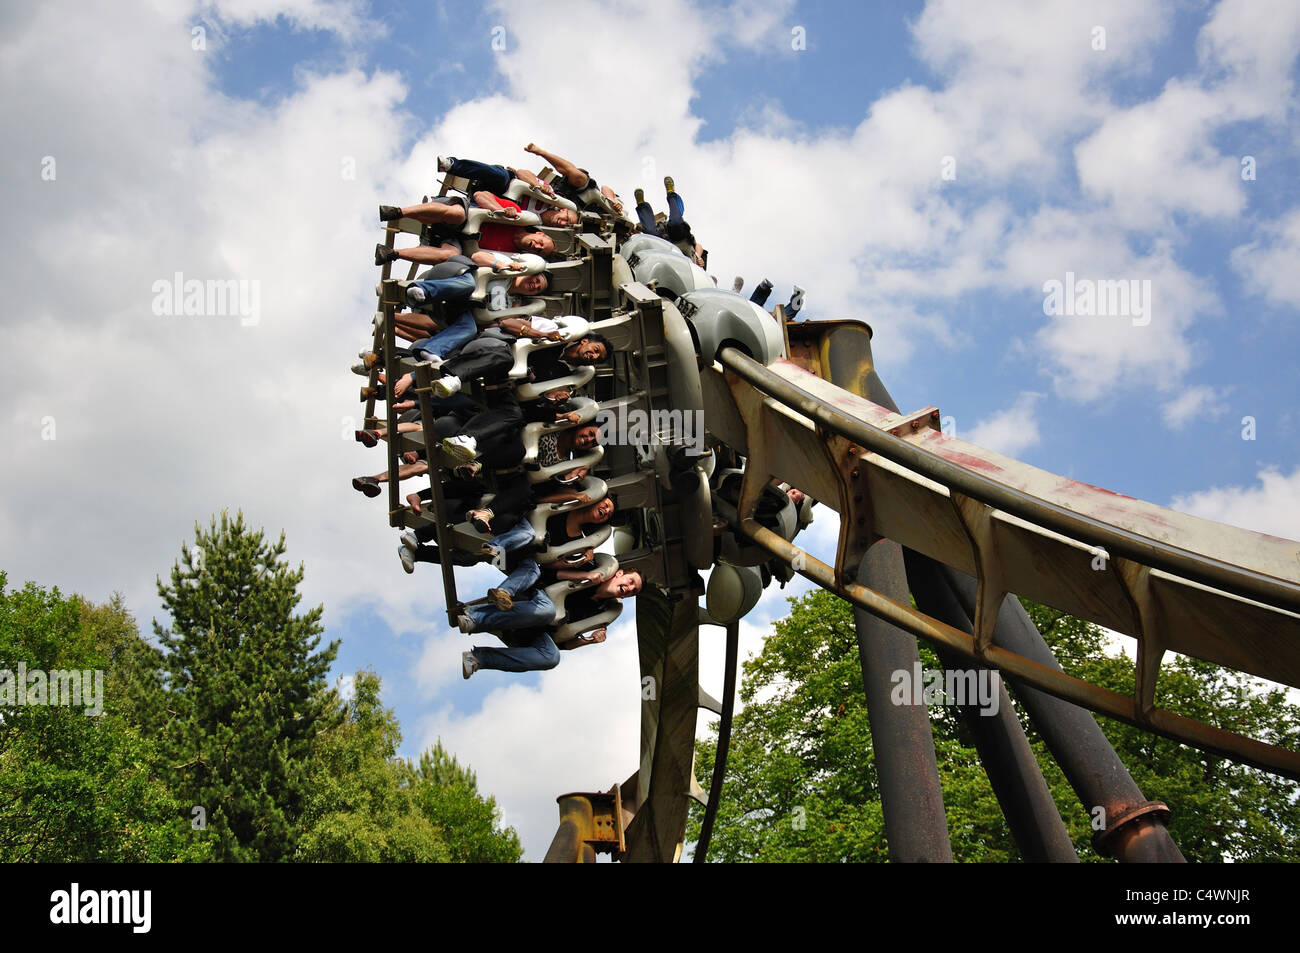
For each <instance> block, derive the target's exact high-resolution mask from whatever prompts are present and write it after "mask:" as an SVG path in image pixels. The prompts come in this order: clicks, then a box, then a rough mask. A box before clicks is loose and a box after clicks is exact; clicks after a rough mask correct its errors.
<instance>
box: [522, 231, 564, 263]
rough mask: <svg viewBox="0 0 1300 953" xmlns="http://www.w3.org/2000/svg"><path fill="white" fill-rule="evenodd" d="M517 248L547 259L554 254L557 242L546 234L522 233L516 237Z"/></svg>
mask: <svg viewBox="0 0 1300 953" xmlns="http://www.w3.org/2000/svg"><path fill="white" fill-rule="evenodd" d="M515 247H516V248H518V249H519V250H520V251H528V252H532V253H533V254H534V255H541V256H542V257H543V258H545V257H548V256H549V255H551V254H552V253H554V251H555V242H553V241H551V236H550V235H547V234H546V233H545V232H520V233H519V234H518V235H516V236H515Z"/></svg>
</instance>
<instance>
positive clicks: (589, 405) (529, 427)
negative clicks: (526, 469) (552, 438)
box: [523, 397, 600, 472]
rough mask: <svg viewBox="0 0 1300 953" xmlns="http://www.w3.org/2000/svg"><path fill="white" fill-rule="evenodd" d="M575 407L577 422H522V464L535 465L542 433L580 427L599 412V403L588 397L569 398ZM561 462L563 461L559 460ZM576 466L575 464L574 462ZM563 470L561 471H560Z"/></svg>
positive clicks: (590, 420) (570, 467) (594, 417)
mask: <svg viewBox="0 0 1300 953" xmlns="http://www.w3.org/2000/svg"><path fill="white" fill-rule="evenodd" d="M571 402H572V403H573V404H574V406H575V409H576V410H577V411H578V422H577V423H576V424H571V423H569V422H568V421H567V420H566V421H562V422H558V423H553V424H547V423H541V422H540V421H539V422H537V423H531V424H524V432H523V441H524V466H530V465H535V464H536V463H537V448H538V443H539V442H540V441H541V438H542V435H543V434H548V433H558V432H559V431H561V430H571V429H573V428H575V427H581V426H584V425H585V424H589V423H591V422H592V421H593V420H595V419H596V414H598V413H599V412H600V405H599V404H597V403H596V402H595V401H594V400H592V399H591V398H590V397H574V398H571ZM560 462H561V463H563V462H564V461H560ZM574 466H576V464H574ZM565 469H566V470H572V469H573V466H569V467H565ZM561 472H563V471H561Z"/></svg>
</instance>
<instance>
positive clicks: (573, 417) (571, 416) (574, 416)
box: [555, 410, 582, 424]
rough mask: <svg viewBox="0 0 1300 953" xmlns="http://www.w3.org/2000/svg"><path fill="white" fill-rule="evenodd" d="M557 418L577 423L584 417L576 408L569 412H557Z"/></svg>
mask: <svg viewBox="0 0 1300 953" xmlns="http://www.w3.org/2000/svg"><path fill="white" fill-rule="evenodd" d="M555 419H556V420H567V421H568V422H569V423H571V424H576V423H577V422H578V421H579V420H581V419H582V415H581V414H579V413H578V412H577V411H576V410H571V411H569V412H568V413H567V414H556V415H555Z"/></svg>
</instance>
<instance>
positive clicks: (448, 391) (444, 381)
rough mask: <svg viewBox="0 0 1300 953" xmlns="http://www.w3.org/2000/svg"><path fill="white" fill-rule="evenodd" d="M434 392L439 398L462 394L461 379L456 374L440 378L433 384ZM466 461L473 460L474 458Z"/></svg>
mask: <svg viewBox="0 0 1300 953" xmlns="http://www.w3.org/2000/svg"><path fill="white" fill-rule="evenodd" d="M433 392H434V393H435V394H437V395H438V396H439V397H450V396H451V395H452V394H459V393H460V378H459V377H457V376H455V375H454V374H448V375H447V376H446V377H439V378H438V379H437V380H436V381H434V382H433ZM464 459H467V460H473V459H474V458H473V457H466V458H464Z"/></svg>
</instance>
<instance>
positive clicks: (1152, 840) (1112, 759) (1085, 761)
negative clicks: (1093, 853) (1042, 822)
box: [938, 566, 1183, 863]
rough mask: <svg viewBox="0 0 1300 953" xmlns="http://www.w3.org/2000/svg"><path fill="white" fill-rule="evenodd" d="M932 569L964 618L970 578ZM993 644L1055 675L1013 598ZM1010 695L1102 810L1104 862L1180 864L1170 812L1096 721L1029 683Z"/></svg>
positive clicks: (1083, 794)
mask: <svg viewBox="0 0 1300 953" xmlns="http://www.w3.org/2000/svg"><path fill="white" fill-rule="evenodd" d="M938 568H939V571H940V573H941V574H942V575H943V577H944V578H945V579H946V580H947V582H948V585H949V586H950V587H951V589H952V591H953V592H954V594H955V595H956V597H957V599H958V600H959V601H960V602H961V604H962V607H963V609H964V610H965V611H967V612H970V611H971V610H972V608H973V606H974V602H975V590H976V588H977V586H976V583H975V580H974V579H972V578H971V577H970V576H967V575H966V574H965V573H961V572H958V571H957V570H955V569H952V568H950V567H948V566H939V567H938ZM993 638H994V642H995V643H996V644H997V645H998V646H1000V647H1002V648H1005V649H1010V650H1011V651H1014V652H1016V653H1017V654H1018V655H1020V656H1022V657H1024V658H1028V659H1031V660H1033V661H1035V662H1037V663H1039V664H1041V665H1044V666H1046V667H1048V668H1051V669H1054V670H1056V671H1057V672H1060V671H1061V666H1060V664H1059V663H1058V662H1057V661H1056V657H1055V656H1054V655H1053V654H1052V650H1051V649H1050V648H1049V647H1048V645H1047V643H1046V642H1044V641H1043V637H1042V635H1041V634H1040V633H1039V631H1038V628H1037V626H1035V625H1034V622H1033V620H1032V619H1030V618H1029V613H1027V612H1026V611H1025V608H1024V606H1022V605H1021V604H1020V600H1019V599H1016V598H1015V597H1014V596H1013V597H1011V598H1008V599H1007V600H1006V601H1005V602H1003V604H1002V608H1001V610H1000V611H999V612H998V616H997V622H996V624H995V626H994V629H993ZM1016 695H1017V697H1018V698H1019V699H1020V700H1021V702H1022V703H1023V704H1024V706H1025V709H1026V710H1027V711H1028V712H1029V717H1030V718H1031V719H1032V720H1033V723H1034V727H1035V728H1037V729H1038V733H1039V734H1040V735H1042V736H1043V741H1044V742H1046V743H1047V747H1048V748H1049V749H1050V750H1051V752H1052V757H1054V758H1055V759H1056V763H1057V764H1059V765H1060V766H1061V770H1062V771H1063V772H1065V776H1066V778H1067V779H1068V780H1069V782H1070V786H1071V787H1073V788H1074V790H1075V793H1076V794H1078V795H1079V800H1080V801H1081V802H1082V803H1083V806H1084V808H1085V809H1086V810H1087V811H1088V812H1089V813H1090V814H1092V813H1093V812H1094V811H1096V810H1097V809H1100V811H1101V813H1100V815H1096V816H1098V817H1099V819H1100V820H1102V822H1103V827H1102V830H1101V831H1100V832H1099V833H1100V834H1101V836H1100V837H1097V838H1094V844H1095V846H1096V847H1097V850H1098V852H1099V853H1101V854H1103V856H1104V855H1107V854H1113V855H1114V856H1115V857H1117V858H1118V859H1120V860H1123V861H1129V862H1146V863H1180V862H1182V860H1183V855H1182V853H1181V852H1180V851H1179V850H1178V846H1177V845H1176V844H1175V843H1174V841H1173V838H1171V837H1170V836H1169V831H1168V829H1167V828H1166V827H1165V822H1166V821H1167V820H1168V818H1169V809H1168V808H1167V807H1165V805H1164V804H1162V803H1160V802H1158V801H1156V802H1152V801H1147V799H1146V798H1145V797H1143V795H1142V791H1141V790H1140V789H1139V788H1138V786H1137V783H1136V782H1134V780H1133V777H1132V775H1130V774H1129V773H1128V769H1127V768H1125V767H1124V764H1123V762H1122V761H1120V759H1119V756H1118V755H1117V754H1115V749H1114V748H1112V747H1111V744H1110V742H1109V741H1107V740H1106V736H1105V735H1104V734H1102V731H1101V727H1100V726H1099V725H1098V724H1097V720H1096V719H1095V718H1093V717H1092V715H1091V714H1089V713H1088V712H1087V711H1084V710H1083V709H1082V708H1079V707H1077V706H1075V705H1071V704H1069V703H1068V702H1065V701H1061V700H1060V699H1058V698H1053V697H1052V696H1050V695H1048V694H1046V693H1044V692H1041V691H1037V690H1035V689H1034V688H1033V687H1032V686H1029V685H1019V684H1018V685H1017V686H1016ZM1134 708H1135V710H1134V716H1135V720H1137V718H1138V717H1139V716H1140V714H1141V713H1140V711H1138V710H1137V709H1139V708H1140V705H1138V704H1135V706H1134Z"/></svg>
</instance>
